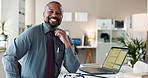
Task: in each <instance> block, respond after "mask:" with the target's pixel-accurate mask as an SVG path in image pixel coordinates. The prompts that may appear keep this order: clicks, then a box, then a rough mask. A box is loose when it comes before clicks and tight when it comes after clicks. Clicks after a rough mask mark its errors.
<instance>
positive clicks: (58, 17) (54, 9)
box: [43, 3, 63, 28]
mask: <svg viewBox="0 0 148 78" xmlns="http://www.w3.org/2000/svg"><path fill="white" fill-rule="evenodd" d="M62 12H63V10H62V7H61V6H60V5H58V4H56V3H50V4H49V5H48V6H47V7H46V8H45V11H44V13H43V16H44V21H45V22H46V23H48V24H50V27H51V28H56V27H57V26H59V25H60V24H61V21H62V18H63V13H62Z"/></svg>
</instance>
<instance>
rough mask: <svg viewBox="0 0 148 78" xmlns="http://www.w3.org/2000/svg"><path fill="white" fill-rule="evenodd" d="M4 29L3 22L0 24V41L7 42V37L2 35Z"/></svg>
mask: <svg viewBox="0 0 148 78" xmlns="http://www.w3.org/2000/svg"><path fill="white" fill-rule="evenodd" d="M4 27H5V22H1V31H2V32H1V34H0V40H1V41H6V40H7V35H6V34H5V33H4Z"/></svg>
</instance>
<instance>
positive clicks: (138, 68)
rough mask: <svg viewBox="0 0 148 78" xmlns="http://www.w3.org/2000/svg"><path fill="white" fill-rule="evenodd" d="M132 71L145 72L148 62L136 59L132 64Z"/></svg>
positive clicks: (147, 69)
mask: <svg viewBox="0 0 148 78" xmlns="http://www.w3.org/2000/svg"><path fill="white" fill-rule="evenodd" d="M133 72H134V73H145V72H148V64H146V63H144V62H142V61H137V62H136V63H135V64H134V67H133Z"/></svg>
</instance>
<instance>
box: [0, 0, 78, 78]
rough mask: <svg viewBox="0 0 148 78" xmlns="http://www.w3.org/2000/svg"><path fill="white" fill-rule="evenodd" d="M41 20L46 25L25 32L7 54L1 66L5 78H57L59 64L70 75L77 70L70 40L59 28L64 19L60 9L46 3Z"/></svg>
mask: <svg viewBox="0 0 148 78" xmlns="http://www.w3.org/2000/svg"><path fill="white" fill-rule="evenodd" d="M43 17H44V21H45V23H42V24H39V25H35V26H33V27H31V28H29V29H27V30H26V31H24V32H23V33H22V34H21V35H19V36H18V37H17V38H15V39H14V41H13V43H12V44H11V45H10V47H9V48H8V49H7V50H6V52H5V54H4V56H3V66H4V70H5V72H6V77H7V78H57V77H58V75H59V73H60V71H61V66H62V64H63V66H64V67H65V68H66V69H67V71H68V72H70V73H75V72H76V71H77V69H78V68H79V66H80V61H79V59H78V56H77V54H76V52H75V50H74V45H73V44H72V42H71V39H70V38H69V36H67V35H66V33H65V31H64V30H62V29H59V28H58V26H59V25H60V24H61V21H62V18H63V8H62V5H61V4H60V3H59V2H56V1H52V2H49V3H48V4H47V5H46V6H45V9H44V12H43ZM18 61H20V63H21V70H20V67H19V62H18Z"/></svg>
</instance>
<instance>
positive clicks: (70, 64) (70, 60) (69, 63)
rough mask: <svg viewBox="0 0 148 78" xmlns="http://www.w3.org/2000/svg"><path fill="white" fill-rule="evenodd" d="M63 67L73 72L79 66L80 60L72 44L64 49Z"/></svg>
mask: <svg viewBox="0 0 148 78" xmlns="http://www.w3.org/2000/svg"><path fill="white" fill-rule="evenodd" d="M64 67H65V68H66V70H67V71H68V72H70V73H75V72H76V71H77V70H78V68H79V67H80V61H79V59H78V55H77V53H76V52H75V50H74V47H73V46H71V47H70V48H69V49H66V50H65V56H64Z"/></svg>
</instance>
